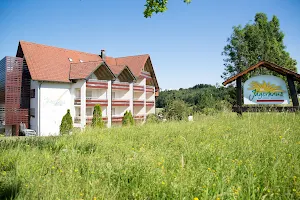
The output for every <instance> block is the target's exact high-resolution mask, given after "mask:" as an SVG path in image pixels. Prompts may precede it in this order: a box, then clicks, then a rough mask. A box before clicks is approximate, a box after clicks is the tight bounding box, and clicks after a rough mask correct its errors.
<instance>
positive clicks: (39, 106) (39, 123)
mask: <svg viewBox="0 0 300 200" xmlns="http://www.w3.org/2000/svg"><path fill="white" fill-rule="evenodd" d="M42 83H43V82H39V100H38V101H39V102H38V108H39V111H38V113H39V117H38V136H41V86H42Z"/></svg>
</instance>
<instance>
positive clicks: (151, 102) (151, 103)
mask: <svg viewBox="0 0 300 200" xmlns="http://www.w3.org/2000/svg"><path fill="white" fill-rule="evenodd" d="M154 105H155V104H154V101H151V100H147V101H146V106H147V107H152V106H154Z"/></svg>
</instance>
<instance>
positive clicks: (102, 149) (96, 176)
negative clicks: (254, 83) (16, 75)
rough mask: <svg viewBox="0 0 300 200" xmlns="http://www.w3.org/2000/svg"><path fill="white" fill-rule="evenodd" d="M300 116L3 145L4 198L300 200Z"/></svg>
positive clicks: (209, 119)
mask: <svg viewBox="0 0 300 200" xmlns="http://www.w3.org/2000/svg"><path fill="white" fill-rule="evenodd" d="M299 122H300V115H299V114H287V113H280V114H279V113H273V114H270V113H264V114H256V113H253V114H246V115H244V116H243V117H242V118H239V117H237V116H236V115H235V114H233V113H222V114H218V115H215V116H197V117H195V121H194V122H165V123H160V124H147V125H143V126H136V127H124V128H120V127H119V128H112V129H104V130H92V129H88V130H86V131H85V132H83V133H78V134H74V135H72V136H63V137H45V138H42V137H41V138H25V137H21V138H2V139H1V140H0V184H1V185H0V199H5V198H8V199H11V198H12V199H13V198H14V199H30V200H32V199H51V200H52V199H53V200H55V199H87V200H96V199H187V200H189V199H190V200H193V199H194V198H198V199H299V198H300V181H299V179H300V123H299Z"/></svg>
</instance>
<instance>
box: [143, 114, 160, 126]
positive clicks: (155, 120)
mask: <svg viewBox="0 0 300 200" xmlns="http://www.w3.org/2000/svg"><path fill="white" fill-rule="evenodd" d="M159 122H160V119H159V118H158V116H157V115H155V114H149V115H148V116H147V118H146V123H149V124H154V123H159Z"/></svg>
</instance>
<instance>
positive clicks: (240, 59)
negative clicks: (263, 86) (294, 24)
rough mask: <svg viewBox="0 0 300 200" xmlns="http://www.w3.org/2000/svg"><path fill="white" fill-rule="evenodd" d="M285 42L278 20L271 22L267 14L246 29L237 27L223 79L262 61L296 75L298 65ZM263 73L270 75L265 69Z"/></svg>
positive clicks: (259, 15) (228, 47) (226, 49)
mask: <svg viewBox="0 0 300 200" xmlns="http://www.w3.org/2000/svg"><path fill="white" fill-rule="evenodd" d="M283 39H284V34H283V32H282V31H281V30H280V24H279V19H278V18H277V17H276V16H273V17H272V19H271V21H268V17H267V15H266V14H264V13H257V14H256V15H255V19H254V23H252V24H250V23H248V24H246V25H245V27H242V26H241V25H239V26H234V27H233V33H232V35H231V36H230V37H229V38H228V40H227V42H228V44H227V45H226V46H225V47H224V51H223V52H222V55H224V56H226V58H225V59H224V62H225V64H224V66H225V71H224V73H223V75H222V76H221V77H222V78H224V79H227V78H229V77H231V76H234V75H236V74H237V73H239V72H241V71H243V70H245V69H247V68H248V67H250V66H252V65H254V64H256V63H258V62H259V61H262V60H265V61H269V62H273V63H276V64H277V65H280V66H283V67H286V68H288V69H290V70H293V71H296V65H297V62H296V60H294V59H292V58H291V57H290V55H289V53H288V52H286V51H285V49H286V47H285V46H284V43H283ZM260 72H261V73H264V74H268V73H269V72H267V71H266V70H264V69H260ZM249 76H250V74H249ZM246 78H247V77H246Z"/></svg>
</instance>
